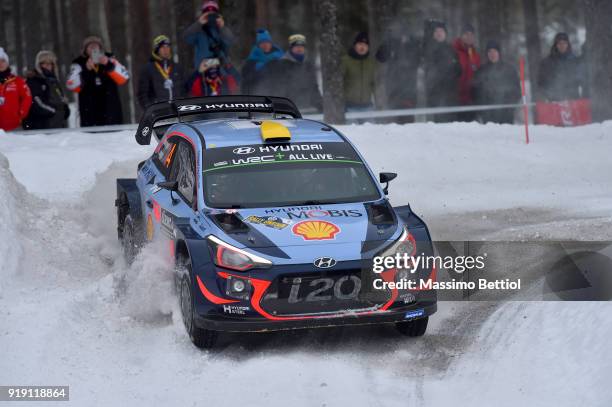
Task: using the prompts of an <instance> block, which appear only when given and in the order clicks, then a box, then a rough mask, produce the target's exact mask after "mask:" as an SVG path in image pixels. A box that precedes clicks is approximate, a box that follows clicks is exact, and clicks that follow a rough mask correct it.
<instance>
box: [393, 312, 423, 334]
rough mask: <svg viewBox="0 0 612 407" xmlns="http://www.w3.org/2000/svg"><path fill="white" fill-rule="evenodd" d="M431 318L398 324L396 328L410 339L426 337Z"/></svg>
mask: <svg viewBox="0 0 612 407" xmlns="http://www.w3.org/2000/svg"><path fill="white" fill-rule="evenodd" d="M428 322H429V317H425V318H419V319H415V320H414V321H402V322H397V323H396V324H395V327H396V328H397V330H398V331H399V332H400V333H401V334H402V335H406V336H409V337H411V338H412V337H418V336H423V335H425V331H426V330H427V323H428Z"/></svg>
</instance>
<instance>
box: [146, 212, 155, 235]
mask: <svg viewBox="0 0 612 407" xmlns="http://www.w3.org/2000/svg"><path fill="white" fill-rule="evenodd" d="M154 230H155V229H154V227H153V217H152V216H151V214H149V215H148V216H147V240H148V241H151V240H153V231H154Z"/></svg>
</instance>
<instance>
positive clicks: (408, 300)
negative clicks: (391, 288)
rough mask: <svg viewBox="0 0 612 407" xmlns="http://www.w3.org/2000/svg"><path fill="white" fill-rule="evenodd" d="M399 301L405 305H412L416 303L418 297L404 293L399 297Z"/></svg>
mask: <svg viewBox="0 0 612 407" xmlns="http://www.w3.org/2000/svg"><path fill="white" fill-rule="evenodd" d="M398 300H399V301H403V302H404V304H411V303H413V302H415V301H416V297H415V296H414V294H412V293H404V294H402V295H400V296H399V297H398Z"/></svg>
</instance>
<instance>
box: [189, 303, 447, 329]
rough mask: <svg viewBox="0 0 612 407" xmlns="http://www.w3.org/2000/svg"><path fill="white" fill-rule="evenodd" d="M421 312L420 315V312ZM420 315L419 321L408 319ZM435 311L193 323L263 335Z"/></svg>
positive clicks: (416, 307)
mask: <svg viewBox="0 0 612 407" xmlns="http://www.w3.org/2000/svg"><path fill="white" fill-rule="evenodd" d="M421 310H422V313H421V312H420V311H421ZM414 311H419V312H418V314H419V316H418V317H411V316H408V317H407V314H408V315H412V314H414ZM436 311H437V303H436V302H435V301H433V302H417V303H414V304H410V305H406V306H402V307H397V308H393V309H389V310H385V311H373V312H370V313H363V314H359V313H355V314H353V315H351V314H346V315H342V314H336V315H333V316H315V317H309V318H304V319H287V320H270V319H267V318H259V317H230V316H225V315H218V316H206V317H205V316H201V315H198V316H196V320H195V323H196V325H197V326H198V327H200V328H206V329H211V330H215V331H227V332H266V331H282V330H288V329H308V328H324V327H334V326H344V325H369V324H385V323H394V322H402V321H409V320H415V319H419V318H425V317H428V316H430V315H432V314H434V313H435V312H436Z"/></svg>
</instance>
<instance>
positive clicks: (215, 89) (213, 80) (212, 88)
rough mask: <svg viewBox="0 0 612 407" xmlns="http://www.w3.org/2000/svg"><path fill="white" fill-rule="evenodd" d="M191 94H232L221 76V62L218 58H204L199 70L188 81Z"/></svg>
mask: <svg viewBox="0 0 612 407" xmlns="http://www.w3.org/2000/svg"><path fill="white" fill-rule="evenodd" d="M188 87H189V95H190V96H221V95H229V94H231V92H230V89H229V87H228V85H227V82H226V81H225V80H224V78H223V77H222V76H221V62H220V61H219V60H218V59H217V58H211V59H203V60H202V62H201V63H200V67H199V68H198V71H197V72H195V73H194V74H193V76H192V77H191V79H190V80H189V83H188Z"/></svg>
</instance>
